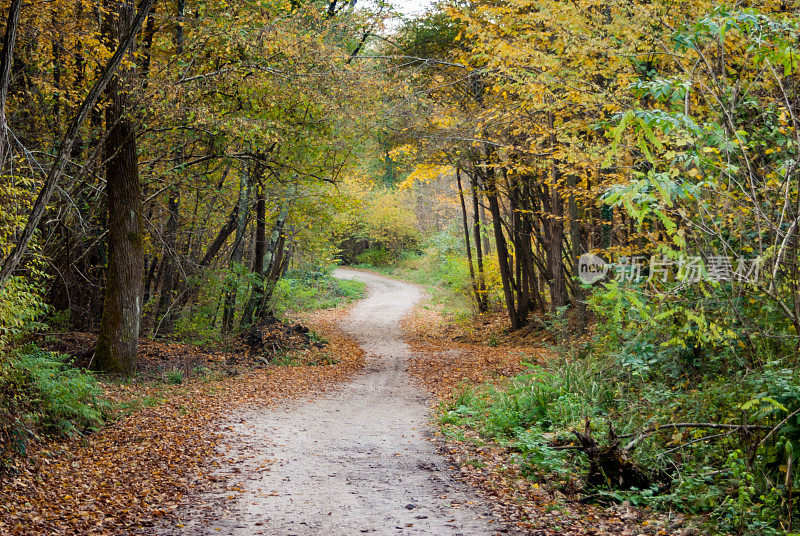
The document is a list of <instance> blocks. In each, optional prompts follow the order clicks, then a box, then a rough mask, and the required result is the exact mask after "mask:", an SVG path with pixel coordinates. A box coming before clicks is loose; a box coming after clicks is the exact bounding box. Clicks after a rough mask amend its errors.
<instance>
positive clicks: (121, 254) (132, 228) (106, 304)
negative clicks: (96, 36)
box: [95, 0, 144, 373]
mask: <svg viewBox="0 0 800 536" xmlns="http://www.w3.org/2000/svg"><path fill="white" fill-rule="evenodd" d="M135 9H136V7H135V5H134V3H133V2H130V1H127V0H122V1H119V2H117V3H116V9H115V10H114V15H113V17H112V20H111V25H110V28H111V34H112V37H113V38H114V39H117V40H121V39H122V36H124V35H126V34H127V33H129V32H130V30H131V28H132V26H133V18H134V13H135ZM132 46H133V45H132ZM134 81H135V70H134V68H133V67H126V68H124V69H121V70H120V71H119V73H118V74H117V75H116V76H114V77H113V78H112V79H111V82H110V83H109V84H108V88H107V91H106V93H107V98H108V101H109V104H108V107H107V108H106V140H105V153H106V197H107V199H108V250H109V257H108V268H107V270H106V289H105V297H104V301H103V315H102V319H101V322H100V334H99V336H98V339H97V347H96V349H95V364H96V366H97V368H99V369H101V370H107V371H115V372H125V373H129V372H132V371H133V370H134V369H135V366H136V354H137V351H138V346H139V330H140V323H141V314H142V298H143V290H144V279H143V278H144V229H143V224H142V188H141V184H140V183H139V163H138V156H137V151H136V128H135V125H134V121H133V118H132V117H131V115H130V111H131V97H132V92H133V90H134V89H135V86H134Z"/></svg>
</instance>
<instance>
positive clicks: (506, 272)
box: [484, 165, 522, 329]
mask: <svg viewBox="0 0 800 536" xmlns="http://www.w3.org/2000/svg"><path fill="white" fill-rule="evenodd" d="M484 186H485V188H486V190H485V194H486V199H487V200H488V201H489V214H490V215H491V216H492V227H493V228H494V241H495V246H496V248H497V261H498V264H499V266H500V279H501V280H502V283H503V297H504V298H505V302H506V310H507V311H508V319H509V320H510V321H511V328H512V329H519V328H520V327H522V324H521V323H520V319H519V318H518V317H517V308H516V304H515V302H514V275H513V273H512V271H511V266H510V264H509V260H510V259H509V253H508V245H507V243H506V237H505V235H504V234H503V222H502V219H501V218H502V214H501V213H500V201H499V199H498V191H497V181H496V179H495V172H494V168H491V167H490V166H488V165H487V166H486V177H485V185H484Z"/></svg>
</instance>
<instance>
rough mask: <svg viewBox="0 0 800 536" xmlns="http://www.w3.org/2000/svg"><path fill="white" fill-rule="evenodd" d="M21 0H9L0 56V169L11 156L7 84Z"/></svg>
mask: <svg viewBox="0 0 800 536" xmlns="http://www.w3.org/2000/svg"><path fill="white" fill-rule="evenodd" d="M21 8H22V0H11V5H10V6H9V9H8V18H7V19H6V31H5V36H4V38H3V51H2V57H0V169H3V168H4V167H5V164H6V160H8V158H10V156H11V150H10V147H9V142H8V123H7V121H6V101H7V100H8V86H9V84H10V83H11V66H12V64H13V63H14V45H15V44H16V41H17V26H18V25H19V12H20V9H21Z"/></svg>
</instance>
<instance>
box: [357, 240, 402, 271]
mask: <svg viewBox="0 0 800 536" xmlns="http://www.w3.org/2000/svg"><path fill="white" fill-rule="evenodd" d="M394 260H396V257H395V255H393V254H392V253H391V252H390V251H389V250H388V249H386V248H385V247H384V246H382V245H378V246H372V247H371V248H369V249H367V250H366V251H364V252H362V253H359V254H358V255H356V262H357V263H358V264H366V265H368V266H377V267H384V266H389V264H391V262H392V261H394Z"/></svg>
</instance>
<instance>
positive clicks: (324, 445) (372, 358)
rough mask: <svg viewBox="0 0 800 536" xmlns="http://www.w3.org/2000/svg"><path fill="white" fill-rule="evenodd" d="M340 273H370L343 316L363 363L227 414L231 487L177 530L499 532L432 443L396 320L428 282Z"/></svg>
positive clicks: (226, 472)
mask: <svg viewBox="0 0 800 536" xmlns="http://www.w3.org/2000/svg"><path fill="white" fill-rule="evenodd" d="M335 275H336V277H339V278H343V279H357V280H360V281H364V282H365V283H366V284H367V288H368V297H367V298H365V299H364V300H362V301H360V302H359V303H357V304H356V305H355V306H354V307H353V308H352V310H351V312H350V314H349V315H348V316H347V317H345V318H344V320H343V321H342V322H341V327H342V329H343V330H345V331H346V332H348V333H350V334H351V335H352V336H353V337H354V338H355V339H356V340H357V341H358V342H359V344H361V345H362V347H363V348H364V350H365V351H366V353H367V364H366V367H365V370H364V372H363V373H361V374H359V375H358V376H356V377H355V379H354V380H352V381H350V382H349V383H347V384H344V385H341V386H340V387H339V388H337V389H335V390H332V391H330V392H328V393H325V394H323V395H322V396H320V397H319V398H315V399H313V400H306V401H303V400H300V401H294V402H290V403H287V404H285V405H282V406H279V407H276V408H271V409H270V408H267V409H265V408H255V409H253V410H250V411H249V412H248V413H247V414H244V415H242V414H237V415H235V416H233V417H231V419H230V423H229V424H228V426H227V428H228V431H229V433H228V436H229V440H228V442H227V443H228V447H227V448H228V449H229V450H227V451H226V455H227V456H228V457H229V458H230V459H231V460H233V459H237V460H238V462H239V463H238V464H236V465H229V464H225V463H223V469H222V470H221V471H220V474H219V475H218V476H219V478H220V479H222V480H226V481H227V482H228V489H227V490H220V491H218V493H217V494H216V495H214V494H210V495H207V496H204V497H199V498H196V499H195V500H193V501H192V504H193V505H192V506H190V507H189V508H188V510H187V511H184V512H182V513H181V514H180V517H181V518H182V521H181V524H182V525H183V526H182V527H172V529H171V530H170V531H169V532H170V533H171V534H191V535H197V534H230V535H257V534H258V535H262V534H263V535H268V536H290V535H297V536H311V535H314V536H317V535H322V536H352V535H358V534H372V535H389V534H391V535H399V534H402V535H432V536H454V535H464V536H483V535H491V534H497V533H499V530H500V529H501V527H500V525H499V522H497V521H496V520H495V519H494V518H493V517H492V515H491V513H490V512H489V508H488V507H487V506H486V505H483V504H481V501H480V499H479V498H477V497H476V496H474V495H471V494H469V492H468V491H467V490H465V489H464V485H463V484H462V483H460V482H458V481H456V480H455V479H454V478H453V477H452V476H451V475H450V472H449V470H448V468H447V463H446V461H445V460H444V459H443V458H442V457H440V456H439V455H438V454H437V453H436V449H435V445H434V443H433V442H432V441H431V435H430V434H431V429H430V427H429V424H428V406H427V404H426V402H425V399H424V397H423V395H422V393H421V391H420V390H419V388H418V387H417V386H415V385H414V384H413V383H412V382H411V380H410V378H409V375H408V374H407V373H406V360H407V359H408V357H409V349H408V347H407V346H406V344H405V343H404V342H403V341H402V338H401V330H400V320H401V318H402V317H403V315H405V314H406V313H407V312H409V310H410V309H411V308H412V307H413V305H414V304H415V303H416V302H417V301H418V300H419V298H420V296H421V293H420V290H419V289H418V288H417V287H415V286H413V285H409V284H406V283H402V282H399V281H395V280H392V279H388V278H385V277H381V276H378V275H375V274H371V273H367V272H361V271H355V270H345V269H340V270H337V271H336V273H335ZM230 449H233V450H230ZM231 477H233V480H234V481H235V482H237V483H236V484H233V485H231ZM225 497H227V498H228V499H227V500H224V499H225ZM231 497H233V498H232V499H231ZM223 505H224V506H223Z"/></svg>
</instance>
